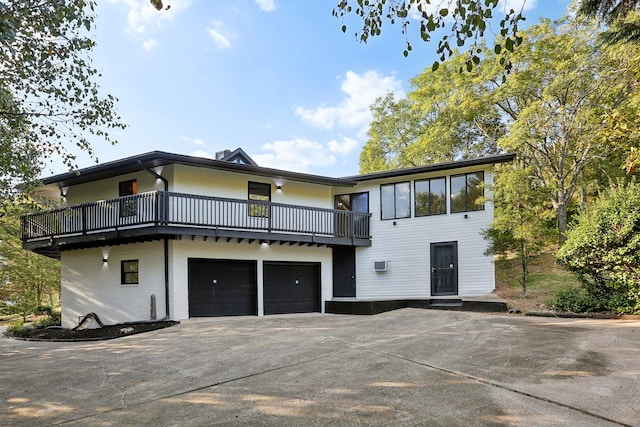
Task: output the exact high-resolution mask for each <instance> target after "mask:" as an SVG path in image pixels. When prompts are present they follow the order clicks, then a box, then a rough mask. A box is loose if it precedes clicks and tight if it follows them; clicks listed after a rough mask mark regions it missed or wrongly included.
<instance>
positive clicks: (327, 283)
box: [169, 238, 333, 320]
mask: <svg viewBox="0 0 640 427" xmlns="http://www.w3.org/2000/svg"><path fill="white" fill-rule="evenodd" d="M169 246H170V250H169V253H170V259H171V263H170V266H171V267H170V270H169V274H170V277H171V279H170V289H171V291H170V292H171V297H170V300H171V301H172V306H171V317H172V318H173V319H174V320H181V319H188V318H189V292H188V277H189V276H188V271H187V260H188V259H189V258H208V259H236V260H257V261H258V263H257V275H258V278H257V279H258V280H257V283H258V315H260V316H261V315H263V314H264V306H263V291H262V289H263V286H262V285H263V280H262V262H263V261H289V262H320V263H321V267H320V276H321V279H320V280H321V285H320V286H321V299H320V301H321V310H322V311H323V312H324V301H326V300H330V299H331V297H332V293H333V288H332V271H333V270H332V268H331V249H329V248H327V247H308V246H289V245H288V244H284V245H280V244H279V243H274V244H271V245H266V244H259V243H257V242H253V243H248V242H247V241H244V242H241V243H237V241H236V240H235V239H233V240H232V241H231V242H227V241H226V240H221V241H219V242H215V241H214V240H207V241H203V239H202V238H196V239H195V240H194V241H192V240H191V238H185V239H184V240H175V241H170V242H169Z"/></svg>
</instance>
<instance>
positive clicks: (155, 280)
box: [61, 242, 165, 327]
mask: <svg viewBox="0 0 640 427" xmlns="http://www.w3.org/2000/svg"><path fill="white" fill-rule="evenodd" d="M103 256H108V262H107V263H104V262H103V261H102V260H103ZM132 259H137V260H138V262H139V264H138V265H139V283H138V284H137V285H122V284H121V283H120V282H121V278H120V261H122V260H132ZM61 261H62V262H61V265H62V291H61V295H62V325H63V326H65V327H73V326H75V325H77V324H78V321H79V319H80V318H81V317H82V316H84V315H85V314H87V313H90V312H94V313H96V314H97V315H98V316H99V317H100V319H101V320H102V322H104V323H107V324H113V323H121V322H131V321H141V320H150V313H151V311H150V307H151V295H155V296H156V307H157V318H162V317H164V315H165V290H164V267H163V265H164V264H163V250H162V242H148V243H137V244H131V245H120V246H112V247H106V248H105V247H103V248H91V249H81V250H72V251H64V252H62V260H61Z"/></svg>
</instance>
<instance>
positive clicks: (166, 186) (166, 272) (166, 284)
mask: <svg viewBox="0 0 640 427" xmlns="http://www.w3.org/2000/svg"><path fill="white" fill-rule="evenodd" d="M138 164H139V165H140V167H141V168H142V169H144V170H146V171H147V172H149V173H150V174H151V175H153V176H155V177H156V178H157V179H159V180H160V181H162V182H163V183H164V191H165V193H167V192H168V191H169V181H168V180H167V178H165V177H164V176H162V175H160V174H159V173H157V172H156V171H154V170H153V169H150V168H145V167H144V166H143V165H142V162H141V161H140V160H138ZM163 241H164V244H163V251H164V312H165V319H170V318H171V317H170V315H169V239H167V238H166V237H165V238H164V239H163Z"/></svg>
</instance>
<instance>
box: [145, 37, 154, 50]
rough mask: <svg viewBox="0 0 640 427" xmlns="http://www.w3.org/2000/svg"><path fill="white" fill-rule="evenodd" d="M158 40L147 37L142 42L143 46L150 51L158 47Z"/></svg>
mask: <svg viewBox="0 0 640 427" xmlns="http://www.w3.org/2000/svg"><path fill="white" fill-rule="evenodd" d="M156 44H157V43H156V40H155V39H147V40H145V41H144V42H143V43H142V48H143V49H144V50H146V51H149V50H151V49H153V48H154V47H156Z"/></svg>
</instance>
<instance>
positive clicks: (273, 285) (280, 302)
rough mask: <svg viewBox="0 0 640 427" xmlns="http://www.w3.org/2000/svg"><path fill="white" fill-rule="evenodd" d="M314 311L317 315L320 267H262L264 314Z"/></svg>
mask: <svg viewBox="0 0 640 427" xmlns="http://www.w3.org/2000/svg"><path fill="white" fill-rule="evenodd" d="M316 311H320V263H298V262H295V263H294V262H265V263H264V314H278V313H311V312H316Z"/></svg>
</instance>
